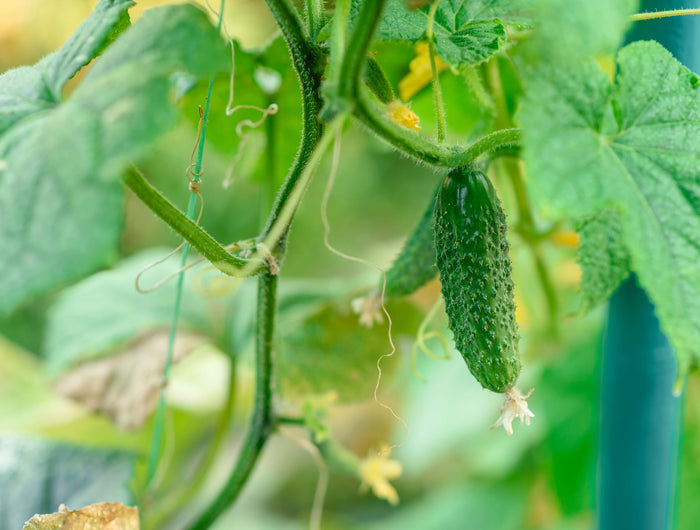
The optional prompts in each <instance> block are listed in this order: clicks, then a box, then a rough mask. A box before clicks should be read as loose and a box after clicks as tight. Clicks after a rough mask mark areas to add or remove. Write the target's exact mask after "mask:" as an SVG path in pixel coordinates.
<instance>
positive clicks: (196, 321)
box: [44, 249, 210, 375]
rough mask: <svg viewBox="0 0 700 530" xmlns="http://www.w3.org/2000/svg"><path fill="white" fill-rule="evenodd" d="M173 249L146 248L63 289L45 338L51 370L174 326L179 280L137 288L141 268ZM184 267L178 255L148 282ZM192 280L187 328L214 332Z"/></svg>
mask: <svg viewBox="0 0 700 530" xmlns="http://www.w3.org/2000/svg"><path fill="white" fill-rule="evenodd" d="M167 253H168V250H167V249H153V250H150V251H146V252H142V253H140V254H138V255H136V256H132V257H131V258H129V259H127V260H125V261H123V262H122V263H121V264H120V265H119V266H118V267H116V268H114V269H112V270H108V271H103V272H99V273H97V274H95V275H93V276H90V277H89V278H86V279H85V280H83V281H81V282H80V283H78V284H76V285H74V286H72V287H70V288H68V289H66V290H65V291H63V292H62V293H61V295H60V296H59V298H58V300H57V301H56V303H55V305H54V306H53V307H52V308H51V311H50V312H49V316H48V321H47V330H46V337H45V348H44V357H45V359H46V368H47V370H48V371H49V373H50V374H51V375H56V374H57V373H59V372H62V371H64V370H65V369H66V368H69V367H70V366H72V365H74V364H76V363H78V362H81V361H86V360H89V359H95V358H97V357H101V356H104V355H107V354H108V353H109V352H110V351H114V350H115V349H117V348H118V347H120V346H124V345H125V344H126V343H127V342H130V341H132V340H133V339H135V338H136V337H138V336H139V335H141V334H143V333H145V332H149V331H154V330H160V329H167V328H168V326H169V325H170V322H171V320H172V316H173V310H172V306H173V301H174V300H175V290H176V285H177V282H176V281H171V282H169V283H166V284H165V285H163V286H161V287H159V288H158V289H156V290H155V291H153V292H150V293H147V294H142V293H139V292H138V291H137V290H136V288H135V287H134V279H135V278H136V275H137V274H138V273H139V271H140V270H142V269H143V268H144V267H146V266H147V265H149V264H151V263H153V262H154V261H155V260H157V259H160V258H162V257H163V256H165V255H167ZM179 268H180V266H179V259H177V258H172V259H170V260H169V261H167V262H165V263H162V264H160V265H158V267H156V268H155V269H154V270H153V271H152V272H151V273H149V274H148V275H146V276H145V278H144V279H143V280H142V282H143V284H145V285H144V286H145V287H146V286H148V285H151V284H153V283H155V281H157V280H158V279H160V278H165V277H166V276H168V275H170V274H173V273H175V272H177V270H178V269H179ZM190 285H191V282H190V281H186V286H187V287H186V288H185V289H184V290H183V300H182V310H181V313H180V324H181V325H182V326H183V327H184V328H185V329H190V330H199V331H208V329H209V327H210V326H209V323H208V318H207V316H208V315H207V308H206V305H205V303H204V300H203V299H202V298H200V297H198V296H196V295H195V293H194V292H193V291H192V289H190V288H189V286H190Z"/></svg>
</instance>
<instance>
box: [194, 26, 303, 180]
mask: <svg viewBox="0 0 700 530" xmlns="http://www.w3.org/2000/svg"><path fill="white" fill-rule="evenodd" d="M234 47H235V56H234V57H235V59H234V61H235V74H234V88H233V95H234V100H233V104H232V105H231V106H232V107H236V106H237V105H245V106H248V105H252V106H255V107H259V108H261V109H264V108H267V107H268V105H270V104H271V103H275V104H276V105H277V107H278V111H277V113H276V114H274V115H269V116H268V117H267V119H266V121H265V123H264V124H261V125H260V126H259V127H257V128H251V127H248V126H245V127H243V128H242V130H241V133H242V135H243V136H244V135H246V134H247V135H250V139H249V141H248V142H247V145H246V146H245V147H244V148H243V149H242V160H241V161H239V162H237V163H236V165H235V166H234V167H233V173H232V175H231V177H232V179H233V182H234V185H235V182H236V181H240V180H246V179H248V178H250V177H253V180H256V181H268V180H270V179H271V180H272V183H273V184H274V185H276V184H278V183H280V182H282V180H283V179H284V176H285V175H286V172H287V170H288V169H289V167H290V165H291V164H292V161H293V160H294V156H295V154H296V152H297V149H298V147H299V142H300V139H301V95H300V89H299V81H298V79H297V76H296V73H295V72H294V69H293V68H292V64H291V60H290V58H289V51H288V50H287V47H286V45H285V43H284V40H283V39H281V38H277V39H275V40H274V41H272V43H271V44H270V45H269V46H268V47H266V48H265V49H264V50H262V51H245V50H243V49H241V47H240V45H239V44H238V42H236V41H234ZM228 68H229V69H230V66H229V67H228ZM261 68H264V69H265V70H262V71H264V72H265V73H266V76H265V74H263V75H261V73H260V72H261ZM275 75H277V76H279V82H280V83H281V84H279V86H278V87H277V89H276V90H271V89H272V88H275V84H271V83H270V82H269V80H270V78H271V76H275ZM207 88H208V87H207V86H206V85H205V84H204V83H200V84H199V85H197V86H196V87H195V88H194V89H193V90H191V91H190V92H188V93H187V95H186V97H185V100H184V105H183V108H184V109H187V112H186V117H187V118H188V119H189V120H190V121H191V122H192V124H193V125H195V126H196V125H197V122H198V120H199V114H198V113H197V112H195V111H194V109H196V108H197V105H200V104H203V102H204V101H205V100H206V93H207ZM229 97H230V76H229V75H218V76H216V77H215V79H214V86H213V90H212V96H211V108H210V114H209V121H208V122H207V141H208V142H211V144H212V145H214V146H215V147H216V148H217V149H219V150H221V151H222V152H223V153H225V156H226V157H228V159H229V160H230V161H231V163H233V161H234V158H235V157H236V156H237V153H238V150H239V149H241V147H240V146H241V136H239V135H238V133H237V131H236V127H237V126H238V124H240V123H241V122H242V121H244V120H249V121H250V122H252V123H255V122H258V121H259V120H260V119H261V118H262V113H261V112H260V111H259V110H255V109H239V110H237V111H236V112H235V113H234V114H232V115H230V116H227V115H226V113H225V110H226V107H227V104H228V101H229ZM254 137H257V138H254ZM270 138H272V142H270ZM261 147H262V148H261ZM269 163H272V164H273V167H271V168H270V167H268V166H267V165H266V164H269ZM229 169H231V168H229Z"/></svg>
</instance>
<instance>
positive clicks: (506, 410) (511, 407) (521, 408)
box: [491, 388, 535, 434]
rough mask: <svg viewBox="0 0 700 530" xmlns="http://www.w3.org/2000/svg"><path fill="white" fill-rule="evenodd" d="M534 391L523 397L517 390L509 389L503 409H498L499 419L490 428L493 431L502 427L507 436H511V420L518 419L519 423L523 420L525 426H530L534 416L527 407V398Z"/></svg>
mask: <svg viewBox="0 0 700 530" xmlns="http://www.w3.org/2000/svg"><path fill="white" fill-rule="evenodd" d="M534 390H535V389H534V388H533V389H532V390H530V391H529V392H528V393H527V394H525V395H523V394H521V393H520V391H519V390H518V389H517V388H511V389H510V390H509V391H508V392H506V393H505V394H504V395H505V401H504V402H503V408H501V409H500V411H501V417H500V418H498V421H496V423H494V424H493V425H492V426H491V428H492V429H494V428H496V427H498V426H499V425H503V428H504V429H505V430H506V432H507V433H508V434H513V420H514V419H515V418H518V420H519V423H522V422H523V420H525V425H530V418H534V417H535V415H534V414H533V413H532V411H531V410H530V409H529V408H528V406H527V401H525V400H526V399H527V398H529V397H530V394H532V392H533V391H534Z"/></svg>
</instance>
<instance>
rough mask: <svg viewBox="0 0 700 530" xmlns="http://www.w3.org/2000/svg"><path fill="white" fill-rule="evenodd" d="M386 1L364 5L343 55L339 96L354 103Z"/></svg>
mask: <svg viewBox="0 0 700 530" xmlns="http://www.w3.org/2000/svg"><path fill="white" fill-rule="evenodd" d="M384 2H385V0H371V1H366V2H363V3H362V7H361V8H360V12H359V14H358V15H357V20H356V21H355V26H354V28H353V32H352V34H351V35H350V38H349V39H348V45H347V47H346V49H345V53H344V54H343V64H342V66H341V68H340V73H339V75H340V77H339V79H338V96H339V97H340V98H341V99H347V100H349V101H354V100H355V99H357V95H358V92H359V86H360V79H361V74H362V66H363V65H364V63H365V58H366V57H367V49H368V48H369V44H370V42H371V41H372V36H373V35H374V30H375V29H376V28H377V24H378V23H379V17H380V16H381V14H382V9H383V8H384Z"/></svg>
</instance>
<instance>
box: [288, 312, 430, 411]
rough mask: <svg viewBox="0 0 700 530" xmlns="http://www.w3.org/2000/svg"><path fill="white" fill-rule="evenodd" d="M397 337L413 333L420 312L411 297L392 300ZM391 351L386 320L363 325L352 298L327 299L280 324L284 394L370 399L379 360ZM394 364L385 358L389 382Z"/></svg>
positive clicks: (345, 399)
mask: <svg viewBox="0 0 700 530" xmlns="http://www.w3.org/2000/svg"><path fill="white" fill-rule="evenodd" d="M388 309H389V311H390V314H391V315H392V318H393V319H395V320H396V322H395V326H394V327H393V334H394V340H398V337H399V336H401V335H402V334H413V330H414V329H415V328H416V327H417V326H418V323H419V322H420V314H419V313H418V312H417V310H416V308H415V307H414V306H412V305H411V304H410V303H408V302H402V301H397V302H394V303H392V304H389V305H388ZM390 352H391V348H390V346H389V343H388V338H387V328H386V323H384V325H374V326H372V327H371V328H369V329H367V328H363V327H360V326H359V325H358V319H357V315H355V314H354V313H352V312H351V311H350V304H348V303H344V304H342V305H338V302H329V303H326V304H323V305H321V306H320V307H318V309H316V310H315V311H313V312H311V313H310V314H307V316H306V317H304V318H302V319H300V320H296V319H294V320H291V322H289V319H288V323H287V324H286V325H285V326H284V328H283V329H281V330H280V341H279V351H278V356H277V369H278V380H279V386H280V391H281V394H282V395H283V396H285V397H287V398H297V399H298V398H299V397H302V396H305V395H308V394H325V393H328V392H336V393H337V395H338V399H339V400H340V401H341V402H348V401H362V400H367V399H370V398H371V397H372V395H373V392H374V387H375V385H376V383H377V375H378V374H377V360H378V359H379V357H381V356H382V355H385V354H388V353H390ZM395 367H396V362H395V359H392V358H388V359H386V360H385V361H383V362H382V373H383V376H382V377H383V381H384V383H385V384H386V382H387V381H388V380H390V378H391V374H392V372H393V371H394V369H395Z"/></svg>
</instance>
